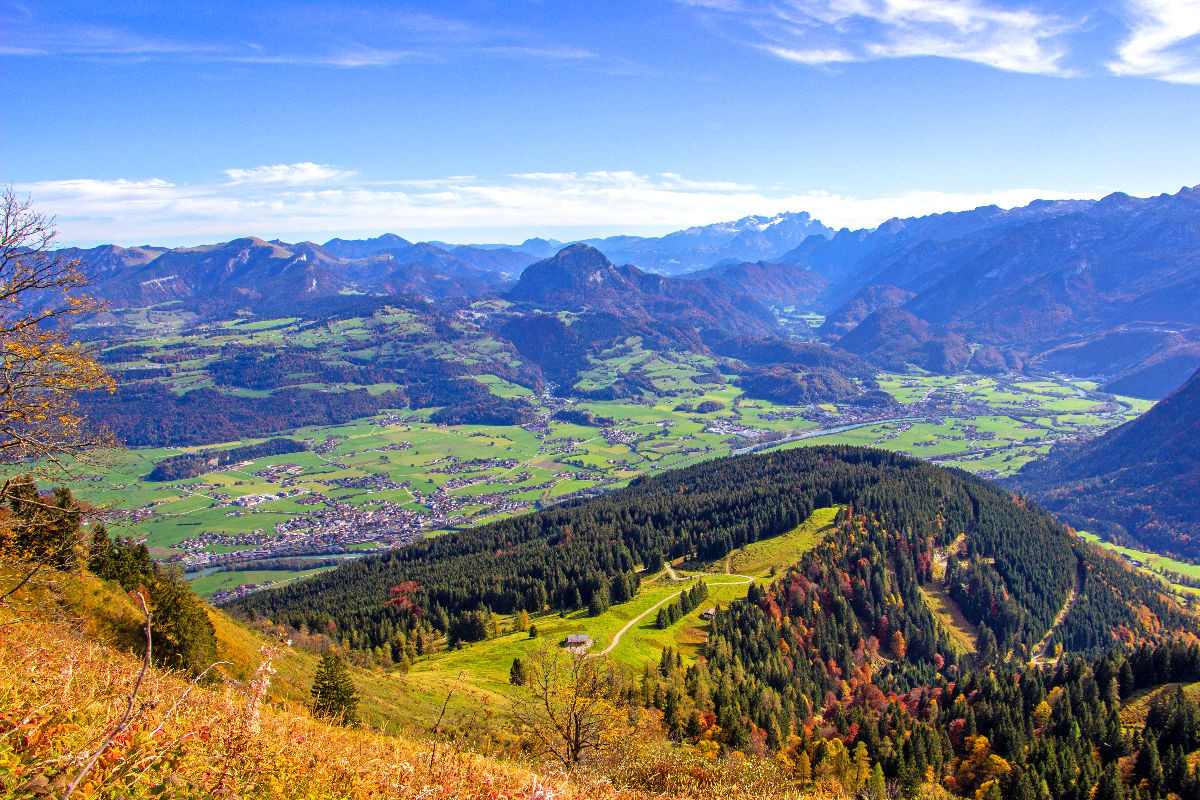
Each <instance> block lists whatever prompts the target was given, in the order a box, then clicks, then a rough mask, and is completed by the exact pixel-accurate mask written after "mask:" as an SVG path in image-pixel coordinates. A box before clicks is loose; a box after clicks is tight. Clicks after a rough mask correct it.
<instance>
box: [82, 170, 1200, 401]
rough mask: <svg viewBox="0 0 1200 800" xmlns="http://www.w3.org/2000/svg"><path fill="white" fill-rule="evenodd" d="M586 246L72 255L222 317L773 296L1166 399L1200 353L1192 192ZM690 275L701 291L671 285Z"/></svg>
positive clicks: (945, 347) (752, 310)
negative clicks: (586, 271)
mask: <svg viewBox="0 0 1200 800" xmlns="http://www.w3.org/2000/svg"><path fill="white" fill-rule="evenodd" d="M578 245H579V246H580V247H586V248H587V249H586V250H583V249H578V248H571V247H566V248H564V246H563V245H562V243H560V242H555V241H551V240H546V239H529V240H527V241H525V242H524V243H522V244H521V245H518V246H515V247H509V246H499V245H478V246H473V245H450V244H445V243H440V242H424V243H413V242H410V241H408V240H406V239H403V238H401V237H400V236H397V235H395V234H385V235H383V236H379V237H377V238H374V239H361V240H345V239H331V240H330V241H328V242H326V243H325V244H324V245H317V244H313V243H310V242H303V243H300V244H288V243H285V242H280V241H274V242H264V241H262V240H260V239H255V238H245V239H235V240H233V241H231V242H226V243H224V244H216V245H206V246H202V247H191V248H178V249H173V250H168V249H165V248H158V247H133V248H121V247H116V246H113V245H106V246H103V247H97V248H92V249H90V250H72V251H68V253H67V254H68V255H72V256H78V257H80V258H82V259H83V260H84V261H85V262H86V263H87V264H88V265H89V271H90V272H91V274H92V275H93V280H94V284H95V287H94V288H95V291H96V292H97V294H98V295H100V296H101V297H104V298H106V299H109V300H111V301H112V302H114V303H116V304H117V305H123V306H144V305H150V304H154V303H161V302H169V301H182V302H185V303H189V304H192V305H195V306H197V307H198V308H203V309H205V310H209V311H214V310H215V311H218V312H219V311H220V310H221V309H228V308H230V307H234V308H236V307H238V306H239V305H246V304H254V303H262V302H266V301H267V300H268V299H269V300H270V301H272V302H273V303H274V304H276V305H280V304H283V303H286V302H287V301H288V299H289V298H290V299H296V300H300V299H311V298H314V297H324V296H330V295H337V294H344V293H347V292H356V293H365V294H377V295H380V294H413V295H420V296H423V297H426V298H429V299H431V300H433V301H440V300H445V299H448V298H476V297H482V296H486V295H496V296H501V295H504V294H505V293H507V292H510V291H511V292H513V294H512V295H511V297H512V298H514V299H517V300H519V301H521V302H523V303H527V304H528V303H536V304H537V305H538V307H539V308H540V310H543V311H550V312H552V311H555V310H569V309H578V308H585V307H586V308H589V309H591V310H606V311H611V312H613V313H621V314H625V313H632V314H633V318H635V319H638V320H642V321H645V320H646V319H648V318H649V317H654V318H656V319H657V320H658V321H659V322H665V323H667V324H668V325H669V324H670V323H671V319H670V318H671V317H675V316H681V317H683V318H686V319H687V320H688V323H687V324H686V325H685V326H684V327H693V325H692V323H694V322H695V321H696V320H703V319H711V320H715V321H716V322H718V323H719V326H720V327H722V328H723V329H725V330H729V331H731V332H734V333H739V334H751V335H763V334H764V333H765V331H766V327H764V326H767V327H772V326H771V323H769V322H768V321H767V320H766V318H765V317H764V315H763V308H762V307H763V306H764V305H769V306H775V307H796V308H798V309H799V310H802V311H814V312H817V313H822V314H825V315H827V320H826V323H825V325H824V326H823V327H822V328H821V329H820V331H819V335H820V337H821V338H823V339H824V340H825V341H826V342H827V343H830V344H833V345H834V346H835V347H840V348H843V349H845V350H848V351H849V352H853V353H855V354H857V355H860V356H863V357H866V358H868V359H871V360H873V361H875V362H876V363H878V364H879V365H881V366H885V367H888V368H902V367H903V366H904V365H905V364H914V365H916V366H921V367H925V368H929V369H942V368H945V369H959V368H962V367H963V366H965V365H968V364H970V365H971V366H972V367H973V368H977V369H980V370H984V371H987V370H995V371H1003V370H1012V369H1021V368H1028V367H1033V368H1036V369H1046V370H1056V371H1062V372H1066V373H1070V374H1072V375H1075V376H1080V377H1085V376H1086V377H1095V378H1097V379H1098V380H1100V381H1101V382H1102V383H1103V385H1104V388H1106V389H1107V390H1110V391H1113V392H1118V393H1123V394H1131V395H1136V396H1141V397H1150V398H1159V397H1162V396H1164V395H1165V394H1167V393H1168V392H1170V391H1171V390H1172V389H1174V388H1175V387H1177V386H1179V385H1180V384H1181V383H1182V382H1183V381H1184V380H1185V379H1186V378H1187V377H1188V376H1189V375H1190V374H1191V373H1192V372H1193V371H1195V370H1196V369H1197V367H1200V187H1196V188H1191V189H1188V188H1185V189H1182V190H1180V191H1179V192H1178V193H1176V194H1174V195H1160V196H1157V197H1149V198H1141V199H1140V198H1134V197H1129V196H1128V195H1124V194H1113V195H1109V196H1108V197H1105V198H1104V199H1102V200H1098V201H1082V200H1069V201H1045V200H1039V201H1036V202H1033V203H1030V204H1029V205H1027V206H1024V207H1022V208H1015V209H1010V210H1003V209H1000V208H997V207H995V206H987V207H983V208H977V209H974V210H972V211H963V212H955V213H945V214H933V215H930V216H926V217H919V218H910V219H892V220H888V221H887V222H885V223H883V224H882V225H880V226H879V227H877V228H875V229H872V230H854V231H852V230H847V229H843V230H840V231H837V232H836V233H835V232H833V231H831V230H830V229H829V228H827V227H826V226H824V225H822V224H821V223H820V222H817V221H815V220H813V219H812V218H811V217H810V216H809V215H808V214H805V213H788V214H780V215H778V216H775V217H744V218H742V219H740V220H736V221H733V222H725V223H718V224H715V225H706V226H699V227H694V228H688V229H686V230H682V231H677V232H675V233H671V234H668V235H666V236H662V237H636V236H614V237H608V238H604V239H592V240H588V241H586V242H582V243H578ZM560 252H569V255H567V256H565V257H563V258H556V257H557V254H559V253H560ZM552 257H555V258H552ZM597 257H600V258H602V259H603V260H604V265H599V264H598V262H597V269H598V270H599V272H598V273H597V275H598V276H599V278H598V279H597V280H591V279H583V278H581V277H580V274H576V273H577V270H575V266H574V265H576V263H577V262H578V261H579V260H580V259H583V260H584V261H588V262H589V263H590V262H591V261H595V260H596V258H597ZM535 262H537V263H536V264H535ZM619 264H633V265H636V266H632V267H625V266H614V265H619ZM530 265H534V266H536V269H535V270H534V273H533V274H532V275H529V280H526V278H525V276H524V275H523V271H525V272H528V269H533V267H531V266H530ZM560 268H561V269H562V270H563V274H562V275H556V274H555V270H557V269H560ZM654 273H660V274H657V275H656V274H654ZM664 275H669V277H664ZM518 276H521V279H520V281H517V282H516V283H515V284H514V283H513V281H514V280H515V279H516V278H518ZM685 278H686V279H687V282H688V283H689V284H691V285H690V287H689V286H685V285H684V284H681V283H679V282H678V281H679V280H682V279H685ZM900 312H903V313H900ZM864 326H865V327H864Z"/></svg>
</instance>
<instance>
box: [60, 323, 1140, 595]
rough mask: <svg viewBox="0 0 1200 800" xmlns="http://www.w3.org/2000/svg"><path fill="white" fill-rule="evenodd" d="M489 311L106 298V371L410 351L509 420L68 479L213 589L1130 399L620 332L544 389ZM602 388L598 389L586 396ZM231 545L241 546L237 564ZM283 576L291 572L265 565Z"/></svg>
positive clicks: (250, 378) (390, 423)
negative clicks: (873, 375)
mask: <svg viewBox="0 0 1200 800" xmlns="http://www.w3.org/2000/svg"><path fill="white" fill-rule="evenodd" d="M503 309H504V304H502V303H501V304H497V303H496V302H485V303H477V304H475V305H474V306H472V307H470V308H469V309H464V310H463V311H461V312H458V314H457V316H455V317H454V318H453V319H450V320H449V321H447V320H446V319H442V320H441V321H437V320H434V319H433V318H431V317H429V316H428V315H427V314H424V313H423V312H421V311H420V309H418V308H412V309H410V308H392V307H384V308H381V309H378V310H376V311H374V313H373V314H371V315H369V316H347V317H345V318H343V317H337V316H334V317H323V318H320V319H306V318H303V317H300V316H291V317H281V318H278V319H257V318H253V317H251V316H249V315H247V316H245V317H243V318H238V319H232V320H224V321H219V322H202V321H199V320H197V319H195V318H193V317H190V316H188V315H186V314H183V313H179V312H175V311H171V310H169V309H168V310H158V309H149V310H147V309H140V310H135V311H120V312H114V313H113V314H112V315H110V316H111V318H109V319H106V320H105V324H106V325H108V326H110V328H112V327H114V326H115V328H116V329H119V330H120V331H122V332H123V334H122V336H121V338H120V339H119V341H116V342H110V343H109V346H108V347H107V348H106V350H105V356H104V357H105V360H106V361H108V362H109V363H111V364H112V370H113V373H114V375H115V376H117V378H118V380H122V378H121V376H122V373H125V372H127V371H128V374H129V375H132V376H137V375H143V376H145V375H151V377H149V378H146V377H142V378H136V379H135V380H137V381H139V383H138V384H137V385H146V384H149V383H152V382H156V383H159V384H162V385H165V386H166V387H168V388H169V389H170V390H171V391H172V392H174V393H175V394H176V395H182V394H183V393H185V392H188V391H190V390H192V389H197V388H202V387H213V388H215V389H217V390H218V391H220V392H221V393H222V394H224V395H229V396H238V397H245V398H262V397H266V396H269V395H271V394H272V393H273V391H275V386H276V385H283V386H285V387H286V388H287V389H288V390H301V389H303V390H309V391H311V392H317V393H321V394H324V393H332V394H337V393H341V392H347V391H350V390H354V389H358V388H365V389H366V390H367V391H368V392H369V393H370V395H371V396H375V397H381V396H383V393H384V392H386V391H391V390H394V389H397V387H398V386H399V384H397V383H395V382H392V381H391V379H390V378H389V380H388V381H379V382H374V383H355V382H351V381H332V382H331V380H330V379H329V376H328V374H326V380H325V382H322V381H321V380H320V379H319V378H320V374H318V373H319V370H318V373H313V374H310V373H309V372H307V370H316V369H317V367H316V366H314V365H313V356H314V355H316V356H317V357H318V358H317V362H318V364H319V366H320V368H321V369H325V368H327V367H333V368H336V369H341V370H343V371H344V372H345V374H353V375H359V376H361V375H363V374H365V373H364V370H369V369H370V366H371V365H375V364H379V365H384V367H386V368H388V369H392V371H393V372H395V371H396V370H397V369H399V370H401V371H403V370H405V369H409V368H411V365H412V364H421V365H425V366H423V367H422V368H423V369H426V370H427V371H428V370H431V369H432V371H431V372H429V374H432V375H434V376H443V377H439V379H440V380H445V379H446V378H445V377H444V376H445V375H448V376H450V378H451V380H453V379H454V376H457V375H464V376H465V375H469V376H470V377H472V378H473V379H474V380H475V381H477V382H478V384H481V385H482V388H483V389H484V390H486V393H487V396H490V397H492V398H495V399H496V400H497V401H498V402H503V403H507V404H509V406H510V407H516V408H520V409H523V410H524V418H525V419H526V420H527V421H525V422H524V423H523V424H520V425H518V424H448V423H444V422H438V421H437V420H439V419H444V414H443V416H442V417H439V413H440V412H444V411H445V410H447V409H442V408H439V407H436V406H435V407H424V408H422V407H417V408H412V407H402V408H379V410H378V411H376V412H375V413H373V414H369V415H367V416H362V417H357V418H353V419H349V420H347V421H345V422H342V423H340V424H324V425H312V426H308V427H300V428H291V429H286V428H285V429H284V430H283V431H282V432H281V433H279V434H277V435H276V437H275V438H279V437H283V438H287V439H291V440H292V441H294V442H299V443H302V445H303V450H301V451H299V452H288V453H284V454H280V455H271V456H265V457H257V458H247V459H245V460H241V461H236V462H235V463H230V464H226V465H223V466H220V467H217V466H214V467H213V468H212V469H209V470H208V471H204V472H202V473H200V474H194V475H193V476H192V477H186V478H181V479H172V480H162V481H155V480H151V479H150V473H151V470H153V469H154V467H155V465H156V464H160V463H161V462H162V461H163V460H164V459H168V458H170V457H172V456H178V455H180V454H184V453H197V452H218V451H221V450H228V449H231V448H234V447H240V446H246V445H251V444H257V443H261V442H264V441H266V438H265V437H263V438H242V439H238V440H235V441H228V442H225V443H216V444H207V445H203V446H189V447H137V448H132V449H129V450H125V451H121V452H119V453H116V454H114V455H113V456H112V457H111V458H110V459H109V461H108V463H106V464H104V465H101V466H98V467H97V468H95V469H94V471H93V472H92V473H91V474H89V475H88V476H86V478H85V479H84V480H83V481H81V482H80V483H79V484H78V485H77V486H76V487H75V491H76V493H77V494H79V495H80V496H81V497H84V498H85V499H87V500H88V501H89V502H91V503H93V504H96V505H99V506H101V507H104V508H105V509H106V514H107V517H108V519H107V522H108V524H109V526H110V527H111V528H112V529H114V531H115V532H116V533H117V534H118V535H122V536H132V537H136V538H139V539H144V540H145V541H146V543H147V544H148V545H149V546H150V548H151V551H152V553H153V554H154V555H155V556H156V557H157V558H162V559H168V560H174V561H177V562H179V563H180V564H181V565H182V566H183V567H184V568H185V570H187V572H188V574H189V575H195V576H203V577H197V583H196V584H195V586H196V588H197V591H201V592H203V593H205V594H210V595H212V596H213V598H214V599H215V600H216V601H218V602H220V601H222V600H224V599H227V598H229V597H232V596H237V595H238V594H239V593H241V592H244V591H250V590H251V589H250V588H247V587H250V586H252V585H253V586H254V587H255V588H257V587H259V586H261V585H262V583H263V580H264V576H263V575H262V574H260V573H261V572H262V570H263V568H264V566H269V564H263V563H262V562H264V561H268V562H269V561H270V560H273V559H275V560H278V559H295V558H299V557H328V556H333V555H358V554H365V553H370V552H376V551H380V550H386V549H389V548H392V547H400V546H404V545H405V544H407V543H409V542H411V541H414V540H415V539H418V538H421V537H426V536H436V535H439V534H441V533H444V532H446V531H452V530H458V529H462V528H465V527H470V526H475V525H479V524H484V523H487V522H490V521H494V520H497V519H502V518H504V517H506V516H509V515H512V514H521V513H526V512H529V511H533V510H536V509H538V508H543V507H545V506H547V505H548V504H552V503H557V502H562V501H564V500H568V499H572V498H577V497H585V496H588V495H591V494H595V493H597V492H602V491H607V490H610V489H613V488H617V487H620V486H623V485H625V484H626V483H628V482H629V481H630V480H632V479H633V478H636V477H638V476H641V475H653V474H657V473H660V472H663V471H665V470H669V469H674V468H677V467H681V466H685V465H688V464H693V463H695V462H697V461H700V460H704V459H711V458H717V457H720V456H725V455H730V454H739V453H745V452H756V451H761V450H767V449H771V448H774V447H799V446H806V445H810V444H822V443H834V442H836V443H847V444H856V445H867V446H876V447H884V448H887V449H891V450H897V451H902V452H906V453H909V454H911V455H914V456H918V457H921V458H925V459H928V460H932V461H935V462H937V463H941V464H945V465H948V466H956V467H961V468H964V469H968V470H972V471H976V472H980V473H982V474H985V475H989V476H993V477H996V476H1002V475H1006V474H1010V473H1011V472H1013V471H1015V470H1017V469H1019V468H1020V466H1021V465H1023V464H1024V463H1026V462H1027V461H1029V460H1030V459H1033V458H1036V457H1037V456H1038V455H1040V454H1042V453H1045V452H1046V451H1047V450H1048V449H1049V448H1050V447H1051V445H1052V444H1053V443H1054V442H1056V441H1058V440H1061V439H1064V438H1072V437H1077V436H1081V435H1083V436H1086V435H1096V434H1099V433H1102V432H1103V431H1104V430H1107V429H1108V428H1110V427H1112V426H1114V425H1116V424H1119V423H1121V422H1124V421H1126V420H1128V419H1131V418H1133V417H1134V416H1136V415H1137V414H1139V413H1141V412H1142V411H1144V410H1145V408H1146V407H1148V405H1149V404H1148V403H1146V402H1145V401H1139V400H1134V399H1130V398H1121V397H1112V396H1110V395H1102V394H1098V393H1096V391H1095V385H1094V384H1088V383H1084V382H1077V381H1072V380H1070V379H1068V378H1065V377H1059V376H1038V377H1012V378H997V377H988V376H982V375H974V374H963V375H929V374H924V373H918V372H914V373H913V374H891V373H889V374H882V375H880V376H878V384H879V386H880V388H882V389H883V390H884V391H886V392H888V393H889V394H891V395H892V396H893V397H894V398H895V400H896V401H897V402H896V404H895V405H893V406H892V407H890V408H888V407H884V408H882V409H881V408H879V407H874V408H867V407H861V406H854V405H844V406H839V405H837V404H830V403H823V404H811V405H801V406H789V405H782V404H779V403H774V402H771V401H768V400H763V399H756V398H751V397H748V396H746V395H745V394H744V393H743V392H742V390H741V389H740V388H738V387H737V385H736V384H737V377H738V376H736V375H732V374H722V373H721V372H720V371H718V365H719V364H727V363H728V362H724V361H722V362H718V361H716V360H714V359H713V358H711V357H709V356H706V355H703V354H698V353H690V352H675V351H652V350H649V349H647V348H645V347H644V346H643V342H642V340H641V339H640V338H639V337H636V336H633V337H629V338H628V339H626V340H624V341H622V342H619V343H617V344H615V345H614V346H612V347H610V348H609V349H607V350H605V351H603V352H600V353H596V354H593V355H591V356H589V362H588V366H587V368H586V369H584V370H583V372H581V373H580V376H579V379H578V381H577V382H576V384H575V385H574V386H573V387H572V388H571V391H570V395H571V396H561V395H566V394H568V392H566V391H565V390H564V389H562V388H561V387H559V388H556V387H553V386H550V387H547V388H546V389H545V390H544V391H540V392H537V391H534V390H532V389H530V388H529V387H528V386H524V385H521V384H520V383H517V382H516V381H517V380H522V379H521V378H520V377H519V376H520V370H521V361H520V357H519V356H518V355H517V354H516V353H515V351H513V349H512V348H511V346H509V345H507V344H502V343H501V342H500V341H499V340H497V339H496V338H494V337H493V336H492V335H491V334H490V333H489V332H488V329H487V327H486V326H485V325H483V324H477V323H479V320H481V319H484V318H485V317H486V315H487V314H489V313H494V312H500V311H503ZM437 325H441V326H443V327H444V326H446V325H449V326H450V328H451V329H452V331H453V334H452V335H448V334H446V332H445V330H442V331H441V332H440V333H439V332H438V331H435V330H434V327H436V326H437ZM246 352H253V353H258V354H263V353H266V354H268V355H270V354H292V357H293V358H297V359H298V360H296V361H295V363H296V364H299V365H300V366H296V367H294V368H293V367H290V366H285V367H284V368H283V369H282V370H280V372H282V373H284V374H280V375H274V376H272V380H274V381H276V383H275V384H269V382H268V381H266V380H265V379H262V380H263V387H262V388H259V385H258V383H256V381H258V380H260V379H261V377H262V376H259V375H257V374H256V373H255V372H254V371H253V370H249V371H246V370H243V371H242V372H237V371H236V370H234V371H231V369H232V368H231V366H230V365H231V364H232V365H233V367H237V365H238V363H239V362H237V358H238V354H239V353H246ZM296 354H299V355H298V356H297V355H296ZM305 358H307V359H308V360H307V361H305V360H304V359H305ZM286 363H287V362H285V364H286ZM388 365H392V366H388ZM396 365H399V366H398V367H397V366H396ZM429 365H434V366H433V367H432V368H430V367H429ZM288 369H293V370H294V371H293V372H291V373H288V372H287V370H288ZM138 370H140V371H141V372H136V371H138ZM438 370H441V372H438ZM447 370H448V371H447ZM339 374H340V373H339ZM422 374H425V373H422ZM215 376H216V377H215ZM219 376H224V378H223V380H227V381H228V380H232V381H241V383H239V384H238V385H230V384H229V383H223V382H222V381H221V380H218V377H219ZM230 376H232V377H230ZM376 377H378V376H376ZM514 379H515V380H514ZM268 384H269V385H268ZM477 388H478V387H477ZM618 390H619V391H618ZM481 391H482V390H481ZM606 396H612V397H613V398H614V399H588V398H595V397H606ZM387 397H391V395H388V396H387ZM401 399H403V398H402V397H401ZM513 404H515V406H514V405H513ZM376 405H377V406H378V405H379V404H376ZM448 408H452V407H448ZM698 408H703V409H704V410H703V411H701V410H698ZM293 449H295V448H293ZM247 561H253V562H254V565H253V566H252V567H251V568H248V569H247V568H243V566H242V565H243V564H244V563H245V562H247ZM735 571H736V570H735ZM297 572H300V573H305V574H308V572H309V570H298V571H297ZM291 577H295V573H293V574H292V575H290V576H284V575H282V574H281V575H277V576H276V578H277V579H289V578H291Z"/></svg>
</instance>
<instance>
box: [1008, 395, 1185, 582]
mask: <svg viewBox="0 0 1200 800" xmlns="http://www.w3.org/2000/svg"><path fill="white" fill-rule="evenodd" d="M1014 483H1015V484H1016V485H1018V486H1019V487H1021V488H1022V489H1024V490H1026V491H1029V492H1030V493H1031V494H1032V495H1033V497H1034V498H1035V499H1037V501H1038V502H1039V503H1041V504H1042V505H1044V506H1046V507H1047V508H1049V509H1051V510H1052V511H1055V512H1058V513H1062V514H1065V515H1067V517H1068V518H1069V519H1071V520H1072V521H1073V522H1074V523H1075V524H1076V525H1077V526H1079V527H1081V528H1082V527H1085V526H1086V527H1088V528H1093V529H1097V532H1107V533H1109V534H1110V535H1112V536H1113V537H1114V538H1117V539H1120V540H1124V541H1126V542H1132V543H1136V544H1141V545H1144V546H1147V547H1149V548H1151V549H1153V550H1157V551H1159V552H1168V553H1178V554H1181V555H1184V556H1186V557H1189V558H1198V557H1200V500H1198V499H1197V498H1200V372H1197V373H1196V374H1194V375H1192V377H1191V378H1190V379H1189V380H1188V381H1187V383H1185V384H1184V385H1183V386H1182V387H1180V388H1179V389H1178V390H1176V391H1175V392H1174V393H1172V394H1171V395H1170V396H1169V397H1167V398H1166V399H1164V400H1162V401H1160V402H1159V403H1158V404H1156V405H1155V406H1154V407H1153V408H1151V409H1150V410H1149V411H1148V412H1146V413H1145V414H1144V415H1142V416H1141V417H1139V418H1138V419H1136V420H1134V421H1132V422H1128V423H1126V424H1124V425H1122V426H1120V427H1118V428H1114V429H1113V430H1111V431H1109V432H1108V433H1106V434H1105V435H1104V436H1101V437H1099V438H1097V439H1093V440H1092V441H1089V442H1085V443H1081V444H1076V445H1072V446H1060V447H1058V448H1056V449H1055V450H1053V451H1051V453H1050V455H1049V456H1047V457H1046V458H1045V459H1040V460H1038V461H1034V462H1032V463H1030V464H1029V465H1027V466H1026V467H1025V468H1024V469H1023V470H1022V471H1021V472H1020V473H1018V475H1017V477H1016V479H1015V480H1014Z"/></svg>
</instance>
